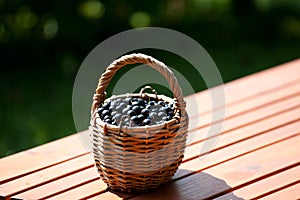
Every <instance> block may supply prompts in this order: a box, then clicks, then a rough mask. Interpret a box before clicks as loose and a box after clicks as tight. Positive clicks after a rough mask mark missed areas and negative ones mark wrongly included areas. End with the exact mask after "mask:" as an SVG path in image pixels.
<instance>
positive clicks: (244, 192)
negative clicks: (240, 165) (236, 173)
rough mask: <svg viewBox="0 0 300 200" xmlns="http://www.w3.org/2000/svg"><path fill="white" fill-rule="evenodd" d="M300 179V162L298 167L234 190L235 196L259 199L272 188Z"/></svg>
mask: <svg viewBox="0 0 300 200" xmlns="http://www.w3.org/2000/svg"><path fill="white" fill-rule="evenodd" d="M298 180H300V164H299V166H297V167H294V168H291V169H289V170H286V171H283V172H281V173H278V174H275V175H273V176H271V177H268V178H266V179H263V180H261V181H258V182H255V183H252V184H250V185H247V186H245V187H242V188H240V189H238V190H235V191H233V192H232V193H233V194H234V195H235V196H238V197H242V198H244V199H257V198H256V197H258V196H260V195H263V194H266V193H268V192H270V191H272V190H276V189H277V188H280V187H282V186H284V185H288V184H290V183H293V182H296V181H298ZM299 189H300V188H299ZM231 195H232V194H226V195H223V196H221V197H218V198H216V200H227V199H230V196H231ZM298 197H300V190H298ZM273 199H274V198H273ZM275 199H291V198H288V196H286V198H275Z"/></svg>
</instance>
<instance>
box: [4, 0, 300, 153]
mask: <svg viewBox="0 0 300 200" xmlns="http://www.w3.org/2000/svg"><path fill="white" fill-rule="evenodd" d="M146 26H158V27H165V28H170V29H174V30H177V31H180V32H182V33H184V34H186V35H188V36H190V37H192V38H193V39H195V40H197V41H198V42H199V43H200V44H201V45H202V46H203V47H204V48H205V49H206V50H207V51H208V53H209V54H210V55H211V57H212V58H213V59H214V61H215V63H216V64H217V66H218V67H219V70H220V72H221V75H222V77H223V79H224V81H225V82H228V81H230V80H233V79H236V78H239V77H242V76H245V75H248V74H251V73H255V72H257V71H260V70H263V69H266V68H269V67H272V66H274V65H278V64H280V63H284V62H287V61H289V60H293V59H295V58H298V57H299V56H300V1H297V0H159V1H147V2H141V1H137V0H130V1H129V0H124V1H116V0H110V1H108V0H107V1H104V0H102V1H101V0H100V1H99V0H52V1H38V0H35V1H34V0H31V1H29V0H0V58H1V62H0V65H1V73H0V86H1V99H0V117H1V120H0V129H1V134H0V157H3V156H7V155H10V154H12V153H16V152H18V151H21V150H24V149H27V148H30V147H33V146H37V145H40V144H43V143H46V142H49V141H51V140H54V139H57V138H61V137H64V136H66V135H70V134H72V133H74V132H76V130H75V127H74V124H73V118H72V108H71V104H72V99H71V95H72V87H73V82H74V79H75V76H76V73H77V70H78V68H79V66H80V64H81V62H82V61H83V59H84V58H85V57H86V56H87V54H88V53H89V52H90V51H91V50H92V49H93V48H94V47H95V46H96V45H98V44H99V43H100V42H101V41H103V40H104V39H106V38H108V37H110V36H112V35H114V34H117V33H119V32H121V31H125V30H128V29H131V28H137V27H146ZM154 54H155V52H154ZM175 60H176V59H175ZM168 62H169V63H168V64H170V63H171V64H170V65H172V62H175V61H174V60H173V61H172V56H170V60H168ZM295 73H300V72H295ZM197 89H198V90H203V89H205V87H204V86H203V87H202V86H199V88H197Z"/></svg>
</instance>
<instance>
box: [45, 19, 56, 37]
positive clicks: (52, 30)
mask: <svg viewBox="0 0 300 200" xmlns="http://www.w3.org/2000/svg"><path fill="white" fill-rule="evenodd" d="M57 32H58V22H57V21H56V19H49V20H47V21H45V23H44V25H43V35H44V38H46V39H52V38H54V37H55V36H56V35H57Z"/></svg>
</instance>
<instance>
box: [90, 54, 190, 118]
mask: <svg viewBox="0 0 300 200" xmlns="http://www.w3.org/2000/svg"><path fill="white" fill-rule="evenodd" d="M136 63H143V64H147V65H149V66H150V67H152V68H153V69H155V70H157V71H158V72H159V73H161V74H162V76H163V77H164V78H165V79H166V80H167V82H168V83H169V86H170V89H171V91H172V92H173V95H174V97H175V99H176V105H177V106H178V108H179V109H180V110H181V111H182V112H185V105H186V104H185V101H184V100H183V94H182V90H181V88H180V86H179V84H178V81H177V79H176V77H175V75H174V73H173V72H172V71H171V70H170V69H169V68H168V67H167V66H166V65H165V64H164V63H162V62H160V61H158V60H156V59H155V58H153V57H151V56H148V55H145V54H141V53H133V54H129V55H125V56H122V57H120V58H119V59H117V60H115V61H114V62H112V63H111V64H110V65H109V66H108V67H107V69H106V71H105V72H104V73H103V74H102V76H101V78H100V79H99V83H98V86H97V89H96V92H95V95H94V101H93V105H92V109H91V111H92V113H94V111H95V109H97V107H98V106H99V105H100V104H101V103H102V102H103V101H104V100H105V97H106V92H105V90H106V88H107V86H108V84H109V83H110V81H111V79H112V78H113V76H114V75H115V73H116V72H117V71H118V70H119V69H120V68H122V67H124V66H125V65H128V64H136Z"/></svg>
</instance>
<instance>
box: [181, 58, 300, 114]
mask: <svg viewBox="0 0 300 200" xmlns="http://www.w3.org/2000/svg"><path fill="white" fill-rule="evenodd" d="M297 71H300V59H298V60H295V61H292V62H288V63H285V64H282V65H280V66H277V67H273V68H271V69H267V70H264V71H262V72H258V73H255V74H252V75H250V76H246V77H243V78H240V79H237V80H234V81H231V82H229V83H226V84H225V85H224V88H225V93H226V104H227V105H228V104H231V103H234V102H237V101H241V100H244V99H247V98H253V96H258V95H261V94H263V93H267V92H268V91H272V90H273V89H274V88H278V87H282V86H285V85H287V84H290V83H292V82H294V81H296V80H299V79H300V75H299V73H295V72H297ZM249 86H251V87H249ZM218 89H219V88H218V87H216V88H212V89H210V90H218ZM210 90H205V91H202V92H200V93H197V94H195V95H190V96H187V97H186V98H185V99H186V100H187V101H191V100H193V101H198V102H201V105H200V107H199V108H198V109H195V111H197V110H198V111H199V113H204V112H207V111H210V110H211V97H210ZM245 91H247V92H245ZM191 111H193V109H191ZM196 114H197V113H196ZM190 115H191V116H193V115H195V114H194V113H193V112H191V113H190Z"/></svg>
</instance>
